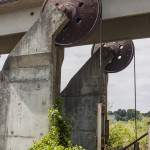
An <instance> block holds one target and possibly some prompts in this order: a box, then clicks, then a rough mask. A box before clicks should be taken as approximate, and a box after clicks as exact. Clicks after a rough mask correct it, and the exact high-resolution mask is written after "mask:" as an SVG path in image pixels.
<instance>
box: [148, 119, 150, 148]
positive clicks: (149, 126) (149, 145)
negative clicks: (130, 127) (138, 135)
mask: <svg viewBox="0 0 150 150" xmlns="http://www.w3.org/2000/svg"><path fill="white" fill-rule="evenodd" d="M148 150H150V122H149V123H148Z"/></svg>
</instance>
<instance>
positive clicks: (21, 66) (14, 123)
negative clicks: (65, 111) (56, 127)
mask: <svg viewBox="0 0 150 150" xmlns="http://www.w3.org/2000/svg"><path fill="white" fill-rule="evenodd" d="M67 21H68V20H67V18H66V17H65V15H64V14H62V13H61V12H59V11H58V10H57V9H56V8H55V7H54V6H52V5H50V4H49V3H48V4H47V6H46V8H45V10H44V12H42V13H41V15H40V18H39V19H38V20H37V22H36V23H35V24H34V25H33V27H32V28H31V29H30V30H29V31H28V32H27V33H26V35H25V36H24V37H23V38H22V39H21V41H20V42H19V43H18V44H17V46H16V47H15V48H14V50H13V51H12V52H11V53H10V55H9V57H8V59H7V61H6V63H5V66H4V68H3V71H2V76H3V80H1V82H0V91H1V93H2V96H1V97H0V104H2V106H0V150H27V149H29V147H30V145H31V144H32V143H33V141H35V140H37V139H39V138H40V137H41V136H43V134H45V133H47V132H48V129H49V123H48V117H47V115H48V114H47V112H48V108H49V107H51V106H52V103H53V100H54V98H55V97H56V96H57V95H58V94H59V91H60V89H59V87H60V69H61V63H62V60H63V48H60V47H56V46H55V42H54V38H55V36H56V34H57V32H59V30H61V29H62V27H64V25H65V24H66V23H67ZM6 93H7V94H6Z"/></svg>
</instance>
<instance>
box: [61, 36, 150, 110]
mask: <svg viewBox="0 0 150 150" xmlns="http://www.w3.org/2000/svg"><path fill="white" fill-rule="evenodd" d="M134 44H135V50H136V71H137V109H138V110H140V111H142V112H147V111H150V39H140V40H134ZM90 55H91V46H82V47H75V48H67V49H66V51H65V59H64V63H63V66H62V86H61V87H62V89H63V88H64V87H65V86H66V85H67V83H68V82H69V81H70V79H71V78H72V77H73V76H74V75H75V73H77V71H78V70H79V69H80V68H81V67H82V65H83V64H84V63H85V62H86V61H87V60H88V59H89V58H90ZM119 108H122V109H130V108H131V109H134V66H133V62H132V63H131V64H130V65H129V66H128V67H127V68H126V69H125V70H123V71H121V72H119V73H115V74H109V82H108V109H109V110H112V111H115V110H117V109H119Z"/></svg>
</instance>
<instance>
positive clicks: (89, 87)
mask: <svg viewBox="0 0 150 150" xmlns="http://www.w3.org/2000/svg"><path fill="white" fill-rule="evenodd" d="M102 81H103V82H102ZM102 91H103V92H102ZM104 91H105V92H104ZM101 94H102V95H101ZM106 95H107V74H103V71H102V70H101V67H100V51H97V52H96V53H95V54H94V55H93V56H92V57H91V58H90V59H89V60H88V61H87V63H86V64H85V65H84V66H83V67H82V68H81V69H80V70H79V72H78V73H77V74H76V75H75V76H74V77H73V78H72V80H71V81H70V82H69V84H68V85H67V87H66V88H65V89H64V91H63V92H62V93H61V96H62V97H63V98H64V107H63V108H64V114H65V116H67V117H68V118H69V120H70V121H71V123H72V126H73V131H72V141H73V143H74V144H78V145H82V146H83V147H84V148H85V149H87V150H96V149H97V144H98V143H97V140H98V138H99V139H100V136H104V135H103V133H98V131H97V129H98V128H102V129H104V128H105V127H104V122H105V118H104V117H103V118H102V119H103V120H104V121H103V120H102V119H101V121H103V122H101V124H102V126H101V127H98V126H97V125H98V123H97V120H98V118H97V114H98V109H97V108H98V104H99V103H104V100H106ZM105 104H106V102H105ZM105 115H106V114H105ZM99 124H100V123H99ZM100 132H101V131H100ZM98 134H99V137H98ZM104 134H105V133H104Z"/></svg>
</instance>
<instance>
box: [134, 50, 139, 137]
mask: <svg viewBox="0 0 150 150" xmlns="http://www.w3.org/2000/svg"><path fill="white" fill-rule="evenodd" d="M134 98H135V99H134V100H135V118H134V119H135V139H136V140H137V138H138V127H137V80H136V54H135V50H134Z"/></svg>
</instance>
